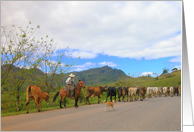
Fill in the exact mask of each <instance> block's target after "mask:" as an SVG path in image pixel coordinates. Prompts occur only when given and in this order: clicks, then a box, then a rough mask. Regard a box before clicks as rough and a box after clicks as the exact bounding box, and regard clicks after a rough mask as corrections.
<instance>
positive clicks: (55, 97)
mask: <svg viewBox="0 0 194 132" xmlns="http://www.w3.org/2000/svg"><path fill="white" fill-rule="evenodd" d="M58 96H59V92H57V93H56V94H55V96H54V98H53V102H55V100H56V99H57V97H58Z"/></svg>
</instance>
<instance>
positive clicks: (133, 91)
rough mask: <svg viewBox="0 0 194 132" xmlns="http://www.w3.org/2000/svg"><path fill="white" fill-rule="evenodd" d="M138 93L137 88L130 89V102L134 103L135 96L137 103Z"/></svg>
mask: <svg viewBox="0 0 194 132" xmlns="http://www.w3.org/2000/svg"><path fill="white" fill-rule="evenodd" d="M136 92H137V87H130V88H128V95H129V97H130V101H133V96H134V99H135V101H137V98H136Z"/></svg>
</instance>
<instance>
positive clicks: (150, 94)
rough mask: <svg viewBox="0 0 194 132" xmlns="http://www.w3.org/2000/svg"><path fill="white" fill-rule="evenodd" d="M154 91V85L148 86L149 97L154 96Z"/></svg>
mask: <svg viewBox="0 0 194 132" xmlns="http://www.w3.org/2000/svg"><path fill="white" fill-rule="evenodd" d="M152 93H153V88H152V87H148V88H147V94H148V98H151V97H152Z"/></svg>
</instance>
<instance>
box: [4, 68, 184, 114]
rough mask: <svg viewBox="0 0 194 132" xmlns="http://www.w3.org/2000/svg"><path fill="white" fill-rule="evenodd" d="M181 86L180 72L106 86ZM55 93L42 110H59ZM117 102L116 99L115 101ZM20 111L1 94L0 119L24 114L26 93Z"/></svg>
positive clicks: (82, 99)
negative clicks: (54, 99)
mask: <svg viewBox="0 0 194 132" xmlns="http://www.w3.org/2000/svg"><path fill="white" fill-rule="evenodd" d="M180 85H181V71H180V70H179V71H175V72H172V73H170V74H166V75H161V76H158V77H157V78H153V77H148V76H143V77H138V78H130V79H127V80H121V81H117V82H115V83H112V84H108V85H107V86H115V87H116V88H118V87H120V86H127V87H131V86H140V87H141V86H145V87H160V86H161V87H165V86H167V87H170V86H175V87H177V86H180ZM56 93H57V92H51V93H50V99H49V100H50V104H49V106H47V103H46V101H42V110H43V111H47V110H52V109H60V107H59V100H60V99H61V97H60V96H58V98H57V100H56V101H55V102H54V103H53V102H52V100H53V97H54V95H55V94H56ZM85 97H86V88H85V89H82V90H81V94H80V98H79V101H78V105H79V106H80V105H85V102H86V99H85ZM105 99H106V92H104V93H103V95H102V97H101V103H102V102H103V101H104V100H105ZM89 100H90V103H91V104H95V103H97V100H98V97H93V98H89ZM116 100H118V97H117V99H116ZM74 103H75V102H74V99H71V98H69V97H66V106H67V107H74ZM19 104H20V111H19V112H16V97H15V96H14V94H13V93H11V92H7V93H6V92H5V93H1V117H3V116H11V115H19V114H26V93H25V92H21V93H20V103H19ZM32 112H38V110H37V108H36V105H35V102H34V101H30V103H29V113H32Z"/></svg>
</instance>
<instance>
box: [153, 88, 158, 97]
mask: <svg viewBox="0 0 194 132" xmlns="http://www.w3.org/2000/svg"><path fill="white" fill-rule="evenodd" d="M153 96H155V97H157V96H158V87H154V88H153Z"/></svg>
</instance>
